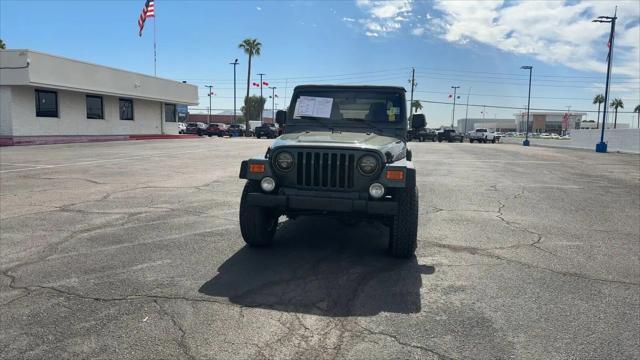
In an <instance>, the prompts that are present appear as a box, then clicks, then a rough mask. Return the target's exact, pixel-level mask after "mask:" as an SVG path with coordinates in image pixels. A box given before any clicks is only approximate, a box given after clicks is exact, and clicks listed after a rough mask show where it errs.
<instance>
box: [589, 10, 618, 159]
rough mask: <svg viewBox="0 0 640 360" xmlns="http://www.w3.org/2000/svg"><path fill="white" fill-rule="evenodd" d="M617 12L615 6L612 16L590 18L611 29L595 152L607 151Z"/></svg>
mask: <svg viewBox="0 0 640 360" xmlns="http://www.w3.org/2000/svg"><path fill="white" fill-rule="evenodd" d="M617 14H618V7H617V6H616V10H615V11H614V13H613V17H611V16H598V18H597V19H595V20H592V22H597V23H610V24H611V31H610V32H609V55H608V56H607V81H606V83H605V88H604V110H602V132H601V133H600V142H599V143H598V144H596V152H603V153H604V152H607V143H605V142H604V128H605V127H606V126H605V124H606V121H607V106H608V105H609V103H608V101H609V82H610V80H611V62H612V60H613V59H612V58H613V40H614V34H615V32H616V19H618V17H617V16H616V15H617Z"/></svg>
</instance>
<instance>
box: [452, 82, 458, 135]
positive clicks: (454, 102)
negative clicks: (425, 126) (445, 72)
mask: <svg viewBox="0 0 640 360" xmlns="http://www.w3.org/2000/svg"><path fill="white" fill-rule="evenodd" d="M451 88H452V89H453V110H452V111H451V129H453V119H454V118H455V116H456V92H457V90H458V89H459V88H460V86H452V87H451Z"/></svg>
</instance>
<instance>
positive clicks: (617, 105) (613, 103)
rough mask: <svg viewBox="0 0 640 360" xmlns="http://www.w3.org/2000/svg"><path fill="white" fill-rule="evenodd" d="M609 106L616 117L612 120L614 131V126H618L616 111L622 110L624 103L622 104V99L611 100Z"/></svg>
mask: <svg viewBox="0 0 640 360" xmlns="http://www.w3.org/2000/svg"><path fill="white" fill-rule="evenodd" d="M609 106H611V107H612V108H613V110H614V111H615V112H616V115H615V117H614V118H613V128H614V129H615V128H616V125H617V124H618V109H624V103H623V102H622V99H613V101H611V104H610V105H609Z"/></svg>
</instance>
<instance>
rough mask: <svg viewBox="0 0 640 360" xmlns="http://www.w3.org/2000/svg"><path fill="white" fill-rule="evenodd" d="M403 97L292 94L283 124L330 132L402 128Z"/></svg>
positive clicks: (330, 92) (345, 92) (368, 93)
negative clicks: (316, 128) (324, 129)
mask: <svg viewBox="0 0 640 360" xmlns="http://www.w3.org/2000/svg"><path fill="white" fill-rule="evenodd" d="M403 102H404V95H403V94H401V93H398V92H390V91H389V92H382V91H353V90H339V89H337V90H323V91H304V92H299V93H297V94H295V95H294V98H293V99H292V101H291V106H290V107H289V114H288V116H287V118H288V119H290V120H289V121H287V125H293V126H302V127H313V126H318V125H320V126H321V127H329V128H331V129H332V130H333V129H349V128H369V129H374V130H380V131H382V130H384V129H385V128H386V129H388V128H403V127H406V120H405V119H406V115H405V114H404V108H403Z"/></svg>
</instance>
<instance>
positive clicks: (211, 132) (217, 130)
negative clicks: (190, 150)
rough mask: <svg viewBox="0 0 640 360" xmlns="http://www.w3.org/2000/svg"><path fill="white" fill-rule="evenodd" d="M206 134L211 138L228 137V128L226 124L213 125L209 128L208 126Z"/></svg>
mask: <svg viewBox="0 0 640 360" xmlns="http://www.w3.org/2000/svg"><path fill="white" fill-rule="evenodd" d="M205 134H206V135H207V136H209V137H211V136H217V137H223V136H226V135H228V133H227V127H226V126H225V124H220V123H212V124H209V126H207V129H206V130H205Z"/></svg>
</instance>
